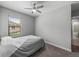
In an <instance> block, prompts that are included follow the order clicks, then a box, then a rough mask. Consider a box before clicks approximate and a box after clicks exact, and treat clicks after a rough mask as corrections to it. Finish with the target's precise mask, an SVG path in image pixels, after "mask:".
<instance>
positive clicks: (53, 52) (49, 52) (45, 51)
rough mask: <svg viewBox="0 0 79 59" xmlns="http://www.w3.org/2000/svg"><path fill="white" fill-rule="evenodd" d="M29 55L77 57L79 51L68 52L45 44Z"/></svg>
mask: <svg viewBox="0 0 79 59" xmlns="http://www.w3.org/2000/svg"><path fill="white" fill-rule="evenodd" d="M30 57H79V53H75V52H72V53H70V52H68V51H65V50H63V49H60V48H57V47H54V46H52V45H49V44H46V47H45V48H42V49H40V50H38V51H37V52H36V53H34V54H33V55H31V56H30Z"/></svg>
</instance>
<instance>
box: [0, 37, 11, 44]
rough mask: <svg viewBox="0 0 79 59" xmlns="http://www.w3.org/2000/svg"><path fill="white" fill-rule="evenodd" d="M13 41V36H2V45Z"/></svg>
mask: <svg viewBox="0 0 79 59" xmlns="http://www.w3.org/2000/svg"><path fill="white" fill-rule="evenodd" d="M11 43H12V37H10V36H6V37H2V38H1V45H6V44H11Z"/></svg>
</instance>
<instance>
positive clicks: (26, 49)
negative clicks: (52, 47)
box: [11, 39, 45, 57]
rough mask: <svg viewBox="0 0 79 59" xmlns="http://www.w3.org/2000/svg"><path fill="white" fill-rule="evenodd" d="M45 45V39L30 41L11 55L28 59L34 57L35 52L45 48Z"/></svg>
mask: <svg viewBox="0 0 79 59" xmlns="http://www.w3.org/2000/svg"><path fill="white" fill-rule="evenodd" d="M44 45H45V43H44V40H43V39H35V40H34V39H33V40H32V39H29V40H27V41H25V42H24V43H23V45H22V46H21V47H20V48H18V50H16V51H15V53H13V54H12V55H11V57H15V56H16V57H26V56H30V55H32V54H33V53H34V52H36V51H37V50H39V49H40V48H41V47H44Z"/></svg>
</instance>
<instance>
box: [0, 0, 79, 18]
mask: <svg viewBox="0 0 79 59" xmlns="http://www.w3.org/2000/svg"><path fill="white" fill-rule="evenodd" d="M32 2H35V1H0V5H1V6H3V7H6V8H9V9H12V10H15V11H18V12H21V13H24V14H28V15H31V16H34V17H35V16H38V15H39V14H32V11H31V10H28V9H24V8H32ZM62 3H64V2H63V1H61V2H58V1H51V2H49V1H38V4H43V5H44V8H41V9H40V11H42V13H45V11H48V10H49V7H50V9H51V8H55V7H56V6H55V5H57V4H59V5H62ZM67 3H69V2H68V1H67ZM70 3H73V4H72V11H76V10H79V2H77V1H76V2H70ZM47 8H48V9H47ZM51 10H52V9H51Z"/></svg>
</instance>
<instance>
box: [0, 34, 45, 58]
mask: <svg viewBox="0 0 79 59" xmlns="http://www.w3.org/2000/svg"><path fill="white" fill-rule="evenodd" d="M44 46H45V43H44V40H43V39H42V38H41V37H38V36H34V35H28V36H23V37H18V38H9V37H7V38H4V39H3V40H2V41H1V46H0V56H1V57H10V56H13V57H14V56H17V57H27V56H30V55H32V54H33V53H35V52H36V51H37V50H39V49H40V48H42V47H44Z"/></svg>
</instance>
